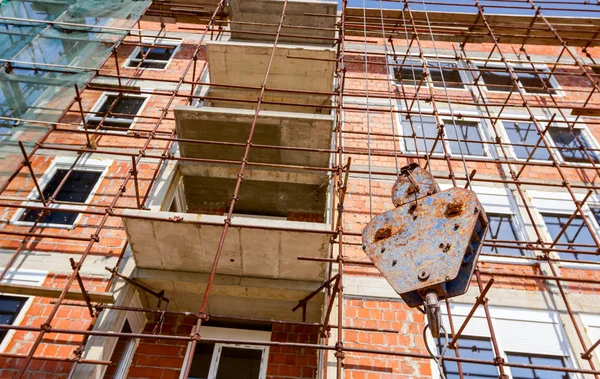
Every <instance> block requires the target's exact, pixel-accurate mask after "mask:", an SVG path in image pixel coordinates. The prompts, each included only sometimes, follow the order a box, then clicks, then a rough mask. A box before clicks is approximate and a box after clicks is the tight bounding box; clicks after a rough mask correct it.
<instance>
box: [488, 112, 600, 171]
mask: <svg viewBox="0 0 600 379" xmlns="http://www.w3.org/2000/svg"><path fill="white" fill-rule="evenodd" d="M529 117H530V116H529V115H526V114H518V113H506V114H505V117H503V118H505V119H506V118H508V120H498V123H497V124H496V125H497V126H498V125H500V126H501V128H498V127H496V130H497V131H498V134H500V136H499V137H500V138H501V139H503V140H505V141H508V143H509V144H512V143H513V141H511V139H510V138H509V136H508V132H507V131H506V127H505V126H504V123H505V122H508V123H516V124H518V123H523V124H525V123H531V121H530V120H528V118H529ZM566 121H567V122H574V121H575V118H572V117H568V118H567V120H566ZM544 126H545V125H544ZM550 128H560V129H567V130H569V127H568V126H566V125H564V124H563V123H555V122H553V123H552V124H551V125H550ZM550 128H548V129H550ZM573 129H578V130H581V136H582V137H583V139H584V140H585V142H586V143H588V144H589V145H590V148H591V149H599V150H600V144H598V142H597V141H596V139H595V138H594V136H593V134H592V133H591V132H590V130H589V129H588V127H587V125H586V124H585V123H583V122H581V121H577V123H576V124H575V125H573ZM545 135H546V139H547V141H548V143H547V144H546V149H547V150H548V151H551V152H550V153H549V154H554V155H555V156H556V159H557V161H558V162H559V163H567V164H569V165H581V166H582V167H585V166H587V167H592V164H591V163H590V162H571V161H567V160H565V159H564V158H563V156H562V154H561V153H560V151H559V149H560V147H558V146H557V145H556V143H555V142H554V138H552V136H551V135H550V133H549V132H548V130H547V131H546V134H545ZM538 137H539V136H538ZM506 147H507V148H508V149H507V151H508V153H509V154H510V156H511V157H512V158H513V159H514V160H516V161H521V162H523V161H525V160H526V158H519V157H518V156H517V153H516V152H515V149H514V147H513V146H512V145H507V146H506ZM590 154H595V155H596V157H597V159H598V162H599V163H596V164H598V165H600V151H591V152H590ZM530 162H552V159H548V160H544V159H533V158H532V159H530Z"/></svg>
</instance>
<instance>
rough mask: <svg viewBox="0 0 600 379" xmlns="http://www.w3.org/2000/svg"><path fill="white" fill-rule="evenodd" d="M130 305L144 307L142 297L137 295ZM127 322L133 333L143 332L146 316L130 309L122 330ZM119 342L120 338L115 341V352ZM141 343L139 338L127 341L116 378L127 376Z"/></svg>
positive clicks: (120, 378)
mask: <svg viewBox="0 0 600 379" xmlns="http://www.w3.org/2000/svg"><path fill="white" fill-rule="evenodd" d="M130 306H132V307H142V303H141V301H140V298H139V297H138V296H135V297H134V299H133V301H132V302H131V304H130ZM125 322H128V323H129V327H130V328H131V332H132V333H142V332H143V331H144V324H145V319H144V316H143V315H142V314H140V313H139V312H133V311H128V312H127V313H126V314H125V319H124V320H123V323H122V325H121V329H120V330H122V329H123V326H125ZM118 342H119V341H118V340H117V341H116V342H115V345H114V347H113V352H114V348H115V347H116V346H117V343H118ZM139 343H140V339H139V338H130V339H129V341H127V344H126V345H125V349H124V351H123V354H122V355H121V359H120V360H119V364H118V365H117V370H116V372H115V375H114V377H115V379H126V378H127V373H128V372H129V368H130V367H131V363H132V362H133V357H134V355H135V351H136V350H137V347H138V345H139Z"/></svg>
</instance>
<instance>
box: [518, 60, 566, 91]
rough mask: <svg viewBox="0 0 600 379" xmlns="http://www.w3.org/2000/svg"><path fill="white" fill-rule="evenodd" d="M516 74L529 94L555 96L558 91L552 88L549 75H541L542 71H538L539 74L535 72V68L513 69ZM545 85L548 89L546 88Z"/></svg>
mask: <svg viewBox="0 0 600 379" xmlns="http://www.w3.org/2000/svg"><path fill="white" fill-rule="evenodd" d="M513 70H514V71H515V74H517V77H518V78H519V81H521V85H522V86H523V87H524V88H525V92H527V93H551V94H555V93H556V90H555V89H553V88H552V84H551V82H550V80H548V75H546V74H542V73H540V70H539V69H537V71H538V72H537V73H536V72H534V71H535V70H534V68H533V67H531V68H519V67H515V68H513ZM544 84H545V85H546V87H548V89H546V88H544Z"/></svg>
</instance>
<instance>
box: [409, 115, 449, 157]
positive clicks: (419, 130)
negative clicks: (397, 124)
mask: <svg viewBox="0 0 600 379" xmlns="http://www.w3.org/2000/svg"><path fill="white" fill-rule="evenodd" d="M412 128H414V130H415V135H416V137H415V138H416V140H417V147H418V148H419V154H424V153H425V152H427V153H429V152H430V151H431V148H432V147H433V144H434V142H435V138H436V137H437V133H438V131H437V124H436V122H435V118H433V117H420V116H418V115H415V116H412ZM412 128H411V123H410V121H409V120H407V119H406V118H403V119H402V135H403V136H404V147H405V148H406V151H410V152H416V149H415V138H413V137H412V134H413V130H412ZM423 136H425V139H424V138H423ZM425 145H427V148H426V147H425ZM434 152H435V153H443V152H444V149H443V147H442V144H441V141H438V143H437V144H436V146H435V150H434Z"/></svg>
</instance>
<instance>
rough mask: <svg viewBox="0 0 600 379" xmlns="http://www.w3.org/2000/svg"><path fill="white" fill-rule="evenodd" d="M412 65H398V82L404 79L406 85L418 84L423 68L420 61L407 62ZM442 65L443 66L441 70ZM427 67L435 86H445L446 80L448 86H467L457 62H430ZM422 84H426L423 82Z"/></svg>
mask: <svg viewBox="0 0 600 379" xmlns="http://www.w3.org/2000/svg"><path fill="white" fill-rule="evenodd" d="M404 64H407V65H410V66H405V67H397V68H395V69H394V76H395V77H396V80H397V81H398V82H400V81H402V84H404V85H412V86H417V85H419V82H420V81H421V77H422V76H423V68H422V67H421V63H420V62H412V63H410V62H405V63H404ZM440 67H441V68H442V69H441V70H440ZM427 68H428V69H429V73H430V74H431V80H432V81H433V86H434V87H441V88H443V87H444V82H445V83H446V87H447V88H465V86H464V84H463V82H462V79H461V78H460V73H459V71H458V68H457V66H456V64H455V63H448V62H439V64H438V62H428V63H427ZM422 86H426V83H423V84H422Z"/></svg>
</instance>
